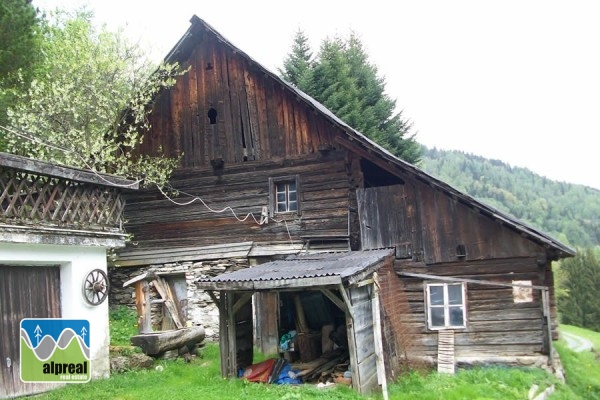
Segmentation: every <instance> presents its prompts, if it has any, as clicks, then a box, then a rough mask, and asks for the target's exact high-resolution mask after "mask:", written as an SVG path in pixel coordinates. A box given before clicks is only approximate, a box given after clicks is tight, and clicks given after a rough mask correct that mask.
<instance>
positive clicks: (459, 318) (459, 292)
mask: <svg viewBox="0 0 600 400" xmlns="http://www.w3.org/2000/svg"><path fill="white" fill-rule="evenodd" d="M465 294H466V293H465V284H464V283H427V284H426V296H427V298H426V302H427V325H428V327H429V329H456V328H466V326H467V325H466V324H467V314H466V300H465V298H466V296H465Z"/></svg>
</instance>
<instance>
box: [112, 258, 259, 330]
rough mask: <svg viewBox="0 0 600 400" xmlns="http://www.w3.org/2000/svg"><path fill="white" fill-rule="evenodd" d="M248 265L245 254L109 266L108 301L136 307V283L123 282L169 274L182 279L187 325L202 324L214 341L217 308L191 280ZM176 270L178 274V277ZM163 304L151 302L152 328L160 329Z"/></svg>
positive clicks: (156, 295)
mask: <svg viewBox="0 0 600 400" xmlns="http://www.w3.org/2000/svg"><path fill="white" fill-rule="evenodd" d="M247 267H248V260H247V259H245V258H241V259H240V258H237V259H223V260H211V261H197V262H191V261H186V262H181V263H169V264H157V265H148V266H142V267H131V268H124V267H109V269H108V276H109V278H110V289H109V304H110V305H111V306H112V307H115V306H118V305H124V306H128V307H131V308H132V309H134V310H135V309H136V308H135V287H134V285H131V286H128V287H126V288H124V287H123V282H126V281H128V280H129V279H131V278H134V277H136V276H138V275H140V274H143V273H144V272H154V273H158V274H169V275H166V276H165V278H167V279H185V287H186V290H185V292H186V293H185V299H180V300H181V302H180V304H181V308H182V310H183V314H184V318H185V323H186V325H202V326H203V327H204V330H205V332H206V340H210V341H217V340H218V338H219V310H218V308H217V306H216V305H215V304H214V302H213V301H212V299H211V298H210V296H209V295H208V294H207V293H206V292H205V291H203V290H199V289H197V288H196V285H195V283H194V282H195V281H197V280H198V279H200V278H207V277H213V276H217V275H220V274H222V273H224V272H229V271H236V270H238V269H242V268H247ZM179 274H181V275H180V278H179V277H178V275H179ZM182 297H183V296H182ZM151 298H152V299H158V298H159V296H158V294H157V293H156V290H155V289H154V287H152V291H151ZM162 307H163V306H162V304H153V305H152V326H153V328H154V330H160V327H161V324H162V313H163V311H162Z"/></svg>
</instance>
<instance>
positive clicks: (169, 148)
mask: <svg viewBox="0 0 600 400" xmlns="http://www.w3.org/2000/svg"><path fill="white" fill-rule="evenodd" d="M194 40H196V45H195V46H194V47H193V48H192V49H190V50H188V52H187V54H186V56H185V57H183V58H184V59H183V60H182V62H181V64H182V66H183V67H184V68H189V70H188V72H187V73H186V74H185V75H183V76H181V77H178V78H177V83H176V85H175V86H174V87H172V88H171V89H169V90H165V91H164V92H163V93H162V94H161V95H160V97H159V98H158V99H157V101H156V102H155V105H154V109H153V112H152V114H151V116H150V122H151V124H152V130H151V131H150V132H149V133H148V134H147V135H146V137H145V140H144V143H143V144H142V146H141V151H142V152H143V153H146V154H153V153H154V152H155V151H156V149H158V148H159V146H160V147H162V148H163V150H164V152H165V154H167V155H171V156H173V155H176V154H183V158H182V161H181V167H184V168H186V167H201V166H206V165H210V160H213V159H217V158H222V159H223V160H224V161H225V165H230V164H234V163H242V162H245V161H252V160H268V159H273V158H289V157H295V156H297V155H299V154H311V153H315V152H316V151H317V150H318V148H319V146H320V145H331V144H332V140H333V138H332V130H333V129H332V126H331V124H330V123H328V122H326V120H325V119H324V118H322V117H320V116H318V115H317V113H316V112H315V111H314V110H313V109H311V107H308V106H306V105H305V104H304V103H303V102H301V101H298V99H297V97H296V95H295V94H292V93H291V92H290V91H289V90H286V89H285V88H284V86H283V85H282V84H281V83H278V82H276V81H275V80H274V79H272V78H271V77H269V76H267V75H266V74H265V73H264V70H262V69H261V68H259V67H258V66H257V65H256V64H254V63H253V62H252V61H249V60H248V59H247V58H245V57H243V56H241V55H240V54H239V53H234V52H233V51H232V50H231V49H230V48H229V47H228V46H225V45H224V44H223V43H222V42H219V41H218V40H217V39H216V38H215V37H214V36H213V35H212V34H211V33H209V32H204V31H201V32H198V33H196V34H195V37H194ZM211 108H213V109H215V110H216V112H217V118H216V121H215V122H216V123H215V124H214V125H211V123H210V120H209V117H208V114H209V110H210V109H211Z"/></svg>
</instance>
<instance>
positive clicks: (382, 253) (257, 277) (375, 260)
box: [196, 250, 393, 290]
mask: <svg viewBox="0 0 600 400" xmlns="http://www.w3.org/2000/svg"><path fill="white" fill-rule="evenodd" d="M392 254H393V252H392V250H363V251H351V252H345V253H328V254H320V255H318V254H317V255H315V254H312V255H300V256H294V257H289V258H287V259H285V260H276V261H271V262H268V263H265V264H260V265H258V266H256V267H252V268H244V269H240V270H238V271H234V272H229V273H224V274H221V275H218V276H216V277H214V278H201V279H199V280H198V281H197V282H196V285H197V286H198V287H199V288H201V289H207V290H232V289H240V290H243V289H245V290H264V289H289V288H296V289H300V288H310V287H315V286H331V285H334V286H337V285H340V284H346V285H351V284H354V283H358V282H359V281H361V280H362V279H365V278H366V277H367V276H369V275H370V274H372V273H373V272H375V271H376V270H377V269H379V267H381V266H382V265H383V263H384V261H385V259H386V257H389V256H391V255H392Z"/></svg>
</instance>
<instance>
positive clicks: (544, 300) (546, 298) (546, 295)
mask: <svg viewBox="0 0 600 400" xmlns="http://www.w3.org/2000/svg"><path fill="white" fill-rule="evenodd" d="M542 306H543V307H544V315H545V317H546V325H547V326H546V328H547V329H548V361H549V363H550V365H553V364H554V355H553V354H552V315H551V313H550V295H549V293H548V289H542Z"/></svg>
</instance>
